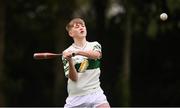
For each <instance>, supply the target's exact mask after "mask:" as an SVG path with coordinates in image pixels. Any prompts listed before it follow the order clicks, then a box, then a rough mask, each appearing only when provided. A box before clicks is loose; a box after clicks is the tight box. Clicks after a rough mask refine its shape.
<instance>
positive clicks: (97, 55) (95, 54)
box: [76, 50, 102, 59]
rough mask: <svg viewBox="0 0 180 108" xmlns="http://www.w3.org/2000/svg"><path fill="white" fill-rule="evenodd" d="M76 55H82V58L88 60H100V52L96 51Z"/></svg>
mask: <svg viewBox="0 0 180 108" xmlns="http://www.w3.org/2000/svg"><path fill="white" fill-rule="evenodd" d="M76 55H82V56H86V57H88V58H90V59H99V58H101V55H102V54H101V52H98V51H93V50H89V51H83V50H80V51H77V53H76Z"/></svg>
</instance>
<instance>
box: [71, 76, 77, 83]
mask: <svg viewBox="0 0 180 108" xmlns="http://www.w3.org/2000/svg"><path fill="white" fill-rule="evenodd" d="M70 79H71V80H72V81H74V82H76V81H77V80H78V77H70Z"/></svg>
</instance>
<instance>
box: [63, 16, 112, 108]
mask: <svg viewBox="0 0 180 108" xmlns="http://www.w3.org/2000/svg"><path fill="white" fill-rule="evenodd" d="M66 30H67V32H68V34H69V36H70V37H72V38H73V40H74V43H73V44H72V45H71V46H69V47H68V48H67V49H66V50H64V51H63V56H62V60H63V65H64V71H65V76H66V77H67V78H68V82H67V83H68V84H67V89H68V97H67V99H66V104H65V106H64V107H65V108H71V107H97V108H98V107H101V108H102V107H103V108H109V107H110V105H109V103H108V101H107V99H106V96H105V95H104V93H103V90H102V89H101V87H100V80H99V77H100V58H101V45H100V44H99V43H98V42H88V41H87V40H86V35H87V31H86V26H85V22H84V21H83V20H82V19H81V18H74V19H72V20H71V21H70V22H69V23H68V24H67V26H66Z"/></svg>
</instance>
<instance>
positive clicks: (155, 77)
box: [0, 0, 180, 107]
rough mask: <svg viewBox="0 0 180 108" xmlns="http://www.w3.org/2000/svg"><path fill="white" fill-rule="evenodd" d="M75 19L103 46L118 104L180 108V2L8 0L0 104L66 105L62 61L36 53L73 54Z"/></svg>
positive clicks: (111, 96)
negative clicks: (70, 33)
mask: <svg viewBox="0 0 180 108" xmlns="http://www.w3.org/2000/svg"><path fill="white" fill-rule="evenodd" d="M163 12H166V13H167V14H168V19H167V20H166V21H161V20H160V19H159V16H160V14H161V13H163ZM73 17H81V18H83V19H84V20H85V21H86V25H87V29H88V37H87V38H88V40H89V41H98V42H99V43H100V44H101V45H102V48H103V49H102V52H103V58H102V64H101V70H102V74H101V77H100V79H101V86H102V88H103V89H104V91H105V94H106V96H107V98H108V101H109V102H110V105H111V106H113V107H115V106H116V107H117V106H136V107H138V106H151V107H152V106H180V79H179V72H180V67H179V66H180V62H179V61H180V57H179V51H178V50H179V46H180V36H179V34H180V1H179V0H0V106H51V107H53V106H64V103H65V99H66V97H67V92H66V81H67V79H66V78H65V76H64V72H63V67H62V61H61V58H56V59H50V60H40V61H38V60H34V59H33V53H35V52H54V53H60V52H61V51H63V50H64V49H66V48H67V47H68V46H69V45H70V44H71V43H72V40H71V38H70V37H68V34H67V32H66V31H65V25H66V24H67V22H68V21H69V20H70V19H71V18H73Z"/></svg>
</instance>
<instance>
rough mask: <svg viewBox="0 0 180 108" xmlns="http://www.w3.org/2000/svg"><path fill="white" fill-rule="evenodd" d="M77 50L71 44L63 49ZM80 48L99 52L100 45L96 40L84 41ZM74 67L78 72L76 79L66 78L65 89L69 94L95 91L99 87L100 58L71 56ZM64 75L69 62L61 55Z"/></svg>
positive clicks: (83, 93)
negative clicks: (84, 43)
mask: <svg viewBox="0 0 180 108" xmlns="http://www.w3.org/2000/svg"><path fill="white" fill-rule="evenodd" d="M77 50H79V48H78V47H76V46H75V45H74V44H72V45H71V46H70V47H69V48H67V49H66V50H65V51H77ZM81 50H94V51H99V52H101V45H100V44H99V43H98V42H86V45H85V46H84V48H83V49H81ZM72 59H73V62H74V65H75V68H76V70H77V72H78V80H77V81H76V82H74V81H72V80H71V79H70V78H69V79H68V84H67V89H68V94H69V96H81V95H86V94H88V93H92V92H95V91H97V90H98V89H101V88H100V81H99V77H100V60H99V59H96V60H94V59H88V58H87V57H85V56H80V55H76V56H74V57H72ZM62 60H63V65H64V72H65V76H66V77H68V74H69V63H68V62H67V60H66V59H65V58H64V57H62Z"/></svg>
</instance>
